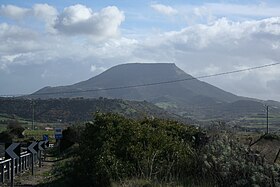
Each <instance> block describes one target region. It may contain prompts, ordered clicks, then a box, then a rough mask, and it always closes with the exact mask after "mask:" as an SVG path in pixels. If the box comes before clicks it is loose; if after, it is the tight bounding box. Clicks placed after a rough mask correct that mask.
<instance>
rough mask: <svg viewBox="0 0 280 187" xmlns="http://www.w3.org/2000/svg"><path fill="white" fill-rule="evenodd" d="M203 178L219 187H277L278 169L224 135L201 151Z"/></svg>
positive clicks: (278, 184) (262, 157)
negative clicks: (210, 180) (209, 179)
mask: <svg viewBox="0 0 280 187" xmlns="http://www.w3.org/2000/svg"><path fill="white" fill-rule="evenodd" d="M200 159H201V160H200V161H201V166H200V168H201V169H202V173H203V174H202V175H203V176H204V177H205V178H211V179H212V180H214V181H215V182H216V184H217V185H218V186H280V176H279V174H280V167H279V165H277V164H269V163H267V162H266V161H265V158H264V156H262V155H260V154H258V153H256V152H254V151H252V150H250V149H249V148H248V147H245V146H244V145H242V144H240V143H238V142H236V141H234V140H232V139H230V138H229V137H227V136H223V137H220V138H217V139H215V140H213V141H212V142H210V143H209V144H208V145H206V146H205V147H204V148H203V151H202V154H201V157H200Z"/></svg>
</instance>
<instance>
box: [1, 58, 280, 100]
mask: <svg viewBox="0 0 280 187" xmlns="http://www.w3.org/2000/svg"><path fill="white" fill-rule="evenodd" d="M279 64H280V62H276V63H272V64H265V65H262V66H255V67H250V68H245V69H239V70H233V71H226V72H221V73H215V74H209V75H202V76H197V77H189V78H184V79H176V80H168V81H161V82H153V83H143V84H136V85H126V86H116V87H109V88H97V89H88V90H72V91H61V92H42V93H33V94H31V95H32V96H37V95H55V94H70V93H85V92H98V91H109V90H120V89H129V88H139V87H147V86H156V85H162V84H171V83H176V82H183V81H190V80H195V79H205V78H210V77H216V76H222V75H228V74H234V73H240V72H244V71H251V70H256V69H262V68H266V67H272V66H276V65H279ZM16 95H17V96H19V95H21V94H16ZM16 95H15V94H14V95H13V94H11V95H9V96H16ZM23 95H26V94H22V95H21V96H23ZM0 96H8V95H7V94H6V95H0Z"/></svg>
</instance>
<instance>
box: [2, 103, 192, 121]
mask: <svg viewBox="0 0 280 187" xmlns="http://www.w3.org/2000/svg"><path fill="white" fill-rule="evenodd" d="M33 102H34V111H35V120H36V121H40V122H82V121H87V120H91V119H92V116H93V114H94V113H95V112H97V111H99V112H104V113H118V114H120V115H123V116H126V117H129V118H134V119H140V118H145V117H148V118H150V117H155V118H163V119H174V120H178V121H181V122H184V123H193V121H192V120H191V119H189V118H183V117H180V116H176V115H174V114H171V113H168V112H166V111H165V110H163V109H161V108H159V107H157V106H155V105H153V104H151V103H148V102H145V101H142V102H138V101H125V100H121V99H106V98H99V99H83V98H75V99H47V100H34V101H33ZM32 110H33V105H32V101H31V100H26V99H15V98H0V113H4V114H9V115H16V116H19V117H22V118H25V119H30V120H31V119H32Z"/></svg>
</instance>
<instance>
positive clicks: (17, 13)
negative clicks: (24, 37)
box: [0, 5, 30, 20]
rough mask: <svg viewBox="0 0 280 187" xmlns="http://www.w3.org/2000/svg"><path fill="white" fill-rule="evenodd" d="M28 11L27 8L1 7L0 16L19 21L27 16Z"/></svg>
mask: <svg viewBox="0 0 280 187" xmlns="http://www.w3.org/2000/svg"><path fill="white" fill-rule="evenodd" d="M29 11H30V10H29V9H27V8H21V7H18V6H14V5H1V8H0V15H2V16H5V17H9V18H12V19H16V20H19V19H22V18H24V17H25V16H26V15H27V14H29Z"/></svg>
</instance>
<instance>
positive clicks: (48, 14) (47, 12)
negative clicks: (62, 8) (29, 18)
mask: <svg viewBox="0 0 280 187" xmlns="http://www.w3.org/2000/svg"><path fill="white" fill-rule="evenodd" d="M33 14H34V16H35V17H36V18H39V19H42V20H44V21H46V22H53V21H54V19H56V17H57V15H58V11H57V10H56V8H54V7H53V6H50V5H48V4H35V5H34V6H33Z"/></svg>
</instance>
